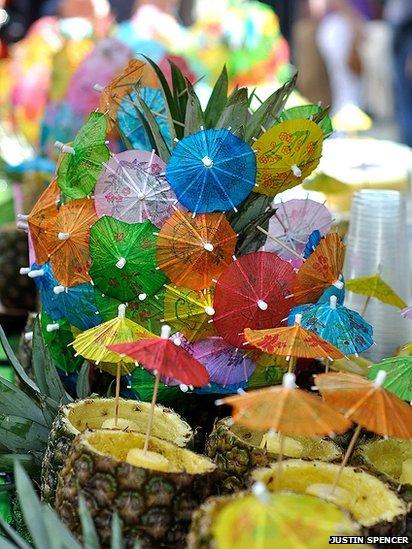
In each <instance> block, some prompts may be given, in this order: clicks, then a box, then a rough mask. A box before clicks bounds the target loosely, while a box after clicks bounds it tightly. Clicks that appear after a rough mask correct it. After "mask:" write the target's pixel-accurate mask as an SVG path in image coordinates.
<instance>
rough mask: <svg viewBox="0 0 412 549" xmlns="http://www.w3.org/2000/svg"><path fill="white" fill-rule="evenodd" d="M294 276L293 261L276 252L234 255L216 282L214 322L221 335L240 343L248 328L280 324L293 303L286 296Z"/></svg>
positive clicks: (232, 341) (288, 293)
mask: <svg viewBox="0 0 412 549" xmlns="http://www.w3.org/2000/svg"><path fill="white" fill-rule="evenodd" d="M295 279H296V275H295V271H294V270H293V267H292V266H291V265H290V263H288V262H286V261H284V260H283V259H281V258H280V257H279V256H277V255H276V254H274V253H270V252H252V253H249V254H246V255H244V256H242V257H240V258H239V259H235V261H234V262H233V263H231V264H230V265H229V267H227V269H226V270H225V271H224V272H223V273H222V275H221V276H220V277H219V279H218V281H217V284H216V289H215V298H214V304H213V307H214V309H215V316H214V318H213V323H214V325H215V326H216V329H217V331H218V332H219V335H221V336H222V337H223V338H224V339H225V340H226V341H227V342H228V343H230V344H231V345H234V346H235V347H240V346H242V345H243V344H244V342H245V337H244V334H243V330H244V329H245V328H252V329H254V330H263V329H265V328H273V327H274V326H279V325H280V324H281V322H282V320H283V319H284V318H285V317H287V316H288V313H289V311H290V309H291V307H293V305H294V303H293V300H292V299H287V297H288V296H290V294H291V293H292V287H293V286H294V284H295Z"/></svg>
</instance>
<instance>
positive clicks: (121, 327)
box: [72, 304, 153, 425]
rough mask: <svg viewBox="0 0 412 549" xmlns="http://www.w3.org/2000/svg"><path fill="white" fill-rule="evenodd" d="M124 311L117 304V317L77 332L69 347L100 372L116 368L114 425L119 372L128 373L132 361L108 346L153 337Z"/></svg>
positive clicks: (124, 308)
mask: <svg viewBox="0 0 412 549" xmlns="http://www.w3.org/2000/svg"><path fill="white" fill-rule="evenodd" d="M125 312H126V305H124V304H121V305H119V308H118V313H117V316H115V317H114V318H113V319H111V320H108V321H107V322H104V323H103V324H100V325H99V326H96V327H95V328H91V329H89V330H86V331H85V332H82V333H80V334H79V335H78V336H77V337H76V338H75V340H74V342H73V344H72V345H73V347H74V349H75V351H76V356H77V355H81V356H82V357H83V358H85V359H87V360H91V361H93V362H95V363H96V365H97V366H98V367H99V368H101V369H102V370H107V371H109V373H113V366H115V370H116V417H115V424H116V425H117V419H118V417H119V397H120V376H121V375H122V373H123V374H125V373H130V372H131V371H132V370H133V369H134V367H135V361H134V360H133V359H132V358H129V357H127V356H123V357H121V356H120V355H119V354H118V353H115V352H113V351H111V350H109V348H108V346H109V345H112V344H114V343H126V342H130V341H136V340H137V339H142V338H145V337H151V336H153V334H151V333H150V332H149V331H147V330H146V329H145V328H143V327H142V326H139V325H138V324H136V323H135V322H133V321H132V320H129V319H128V318H126V316H125Z"/></svg>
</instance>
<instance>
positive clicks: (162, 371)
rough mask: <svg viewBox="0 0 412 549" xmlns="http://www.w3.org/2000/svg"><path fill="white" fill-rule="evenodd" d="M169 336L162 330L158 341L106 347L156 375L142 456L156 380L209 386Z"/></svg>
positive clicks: (197, 366)
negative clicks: (164, 378) (168, 379)
mask: <svg viewBox="0 0 412 549" xmlns="http://www.w3.org/2000/svg"><path fill="white" fill-rule="evenodd" d="M169 335H170V327H169V326H162V334H161V337H153V338H148V339H141V340H140V341H135V342H134V343H119V344H117V345H109V347H108V348H109V349H110V350H111V351H114V352H116V353H119V354H121V355H124V356H128V357H130V358H133V359H134V360H136V361H137V362H139V363H140V364H141V365H142V366H143V367H144V368H145V369H146V370H149V371H152V372H153V373H154V374H155V375H156V378H155V386H154V389H153V398H152V404H151V409H150V415H149V421H148V425H147V432H146V438H145V444H144V449H143V450H144V452H147V448H148V445H149V438H150V432H151V430H152V423H153V412H154V406H155V404H156V398H157V391H158V388H159V381H160V378H161V377H166V378H172V379H174V380H176V381H178V382H179V383H183V384H185V385H193V386H194V387H203V385H206V384H207V383H208V382H209V373H208V371H207V370H206V368H205V367H204V366H203V364H201V363H200V362H199V361H198V360H196V359H195V358H193V357H192V356H190V355H189V353H188V352H187V351H185V350H184V349H182V347H180V340H179V339H177V338H175V339H174V340H170V339H169Z"/></svg>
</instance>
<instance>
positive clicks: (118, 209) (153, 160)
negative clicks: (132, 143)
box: [94, 151, 176, 227]
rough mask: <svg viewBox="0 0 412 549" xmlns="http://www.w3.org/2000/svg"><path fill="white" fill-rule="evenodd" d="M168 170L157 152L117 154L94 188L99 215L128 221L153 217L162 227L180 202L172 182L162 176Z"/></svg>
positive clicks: (108, 163) (107, 165)
mask: <svg viewBox="0 0 412 549" xmlns="http://www.w3.org/2000/svg"><path fill="white" fill-rule="evenodd" d="M164 169H165V164H164V162H163V161H162V160H161V159H160V158H159V157H158V156H156V155H155V154H154V152H152V153H147V152H143V151H125V152H122V153H119V154H115V155H113V156H112V158H111V159H110V160H109V162H107V163H106V164H105V168H104V171H103V173H102V174H101V176H100V177H99V179H98V181H97V184H96V188H95V190H94V199H95V205H96V212H97V215H98V216H99V217H101V216H103V215H110V216H111V217H114V218H116V219H120V220H122V221H127V222H128V223H142V222H143V221H145V219H149V220H150V221H151V222H152V223H154V224H155V225H156V226H157V227H161V226H162V225H163V223H164V222H165V220H166V219H167V218H168V217H169V216H170V215H171V214H172V213H173V206H172V204H173V203H174V202H175V201H176V196H175V194H174V193H173V191H172V189H171V188H170V185H169V184H168V183H167V181H166V179H165V178H164V176H162V175H160V173H161V172H163V171H164Z"/></svg>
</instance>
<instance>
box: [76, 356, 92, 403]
mask: <svg viewBox="0 0 412 549" xmlns="http://www.w3.org/2000/svg"><path fill="white" fill-rule="evenodd" d="M89 372H90V364H89V363H88V362H87V361H85V362H83V364H82V367H81V368H80V372H79V376H78V378H77V382H76V394H77V396H78V398H87V397H88V396H90V394H91V389H90V382H89Z"/></svg>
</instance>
